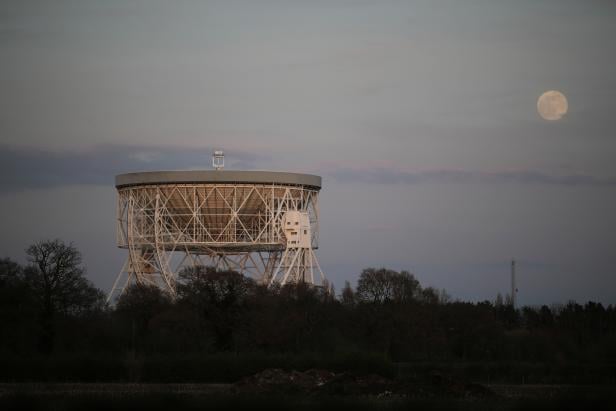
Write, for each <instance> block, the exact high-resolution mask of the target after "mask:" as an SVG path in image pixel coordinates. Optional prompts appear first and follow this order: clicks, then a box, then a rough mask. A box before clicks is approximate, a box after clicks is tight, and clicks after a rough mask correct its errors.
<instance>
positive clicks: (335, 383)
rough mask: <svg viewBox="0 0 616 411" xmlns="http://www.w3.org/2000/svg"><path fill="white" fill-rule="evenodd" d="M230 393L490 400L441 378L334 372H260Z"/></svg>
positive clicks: (485, 391)
mask: <svg viewBox="0 0 616 411" xmlns="http://www.w3.org/2000/svg"><path fill="white" fill-rule="evenodd" d="M234 391H235V392H238V393H252V394H282V395H288V394H331V395H355V396H356V395H373V396H379V397H383V396H394V395H395V396H403V397H413V398H435V397H455V398H482V397H493V396H495V394H494V392H493V391H491V390H490V389H489V388H487V387H485V386H483V385H480V384H474V383H464V382H460V381H456V380H453V379H451V378H445V377H441V376H437V377H435V378H434V377H433V378H432V379H431V380H430V381H429V382H425V383H408V382H397V381H394V380H390V379H387V378H384V377H381V376H379V375H375V374H368V375H356V374H352V373H347V372H344V373H334V372H331V371H327V370H317V369H311V370H308V371H304V372H301V371H284V370H281V369H278V368H270V369H266V370H263V371H261V372H259V373H257V374H255V375H252V376H250V377H246V378H244V379H242V380H240V381H238V382H236V383H235V384H234Z"/></svg>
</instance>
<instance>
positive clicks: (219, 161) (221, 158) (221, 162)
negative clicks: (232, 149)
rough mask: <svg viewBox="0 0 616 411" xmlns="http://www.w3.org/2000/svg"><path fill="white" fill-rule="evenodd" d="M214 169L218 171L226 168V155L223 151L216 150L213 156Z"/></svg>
mask: <svg viewBox="0 0 616 411" xmlns="http://www.w3.org/2000/svg"><path fill="white" fill-rule="evenodd" d="M212 167H214V168H215V169H216V170H222V169H223V168H225V153H223V152H222V150H216V151H214V154H212Z"/></svg>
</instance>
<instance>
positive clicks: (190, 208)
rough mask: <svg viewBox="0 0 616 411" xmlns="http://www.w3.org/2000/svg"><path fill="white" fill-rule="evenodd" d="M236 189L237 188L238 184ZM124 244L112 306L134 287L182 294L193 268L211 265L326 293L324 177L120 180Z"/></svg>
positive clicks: (204, 175)
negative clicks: (179, 287)
mask: <svg viewBox="0 0 616 411" xmlns="http://www.w3.org/2000/svg"><path fill="white" fill-rule="evenodd" d="M234 181H236V182H234ZM116 187H117V190H118V202H117V244H118V247H121V248H125V249H127V250H128V258H127V259H126V262H125V264H124V266H123V267H122V270H121V272H120V274H119V275H118V278H117V279H116V281H115V283H114V285H113V288H112V290H111V292H110V294H109V298H108V299H109V300H111V299H112V297H113V296H115V295H119V294H121V293H122V292H123V291H124V290H125V289H126V287H127V286H128V285H129V284H131V283H139V284H147V285H155V286H158V287H160V288H161V289H164V290H166V291H168V292H169V293H170V294H171V295H172V296H175V294H176V283H177V276H178V273H180V272H181V270H182V269H183V268H185V267H191V266H198V265H203V266H205V265H211V266H215V267H217V268H219V269H231V270H235V271H238V272H241V273H243V274H245V275H250V276H252V277H253V278H255V279H256V280H258V281H259V282H261V283H265V284H270V285H271V284H274V283H280V284H282V285H284V284H286V283H296V282H302V281H303V282H308V283H311V284H315V285H322V284H323V283H324V281H325V277H324V275H323V271H322V270H321V268H320V266H319V263H318V261H317V259H316V256H315V255H314V249H316V248H317V246H318V231H319V208H318V195H319V190H320V177H317V176H310V175H302V174H290V173H272V172H240V171H195V172H158V173H157V172H152V173H134V174H124V175H120V176H118V177H117V178H116Z"/></svg>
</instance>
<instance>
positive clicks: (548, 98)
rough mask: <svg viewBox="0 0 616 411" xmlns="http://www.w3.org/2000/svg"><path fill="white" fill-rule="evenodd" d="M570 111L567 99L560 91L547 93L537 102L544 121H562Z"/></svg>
mask: <svg viewBox="0 0 616 411" xmlns="http://www.w3.org/2000/svg"><path fill="white" fill-rule="evenodd" d="M568 109H569V103H567V98H566V97H565V95H564V94H563V93H561V92H560V91H556V90H550V91H546V92H545V93H543V94H542V95H541V97H539V100H537V111H538V112H539V115H540V116H541V117H543V119H544V120H550V121H553V120H560V119H561V118H562V117H563V116H564V115H565V114H567V110H568Z"/></svg>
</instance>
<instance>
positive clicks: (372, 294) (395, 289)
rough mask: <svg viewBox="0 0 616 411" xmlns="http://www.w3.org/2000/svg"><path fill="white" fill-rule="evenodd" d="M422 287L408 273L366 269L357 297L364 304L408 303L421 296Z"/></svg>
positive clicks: (358, 286)
mask: <svg viewBox="0 0 616 411" xmlns="http://www.w3.org/2000/svg"><path fill="white" fill-rule="evenodd" d="M421 291H422V290H421V286H420V284H419V281H417V279H416V278H415V276H414V275H413V274H411V273H409V272H408V271H401V272H397V271H394V270H388V269H385V268H380V269H378V270H377V269H374V268H366V269H365V270H363V271H362V273H361V275H360V276H359V281H358V282H357V297H358V298H359V299H360V300H361V301H364V302H373V303H384V302H396V303H402V302H408V301H416V300H417V299H418V298H419V296H420V295H421Z"/></svg>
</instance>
